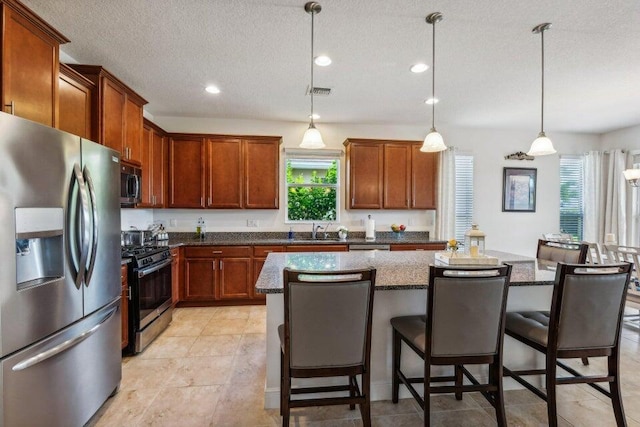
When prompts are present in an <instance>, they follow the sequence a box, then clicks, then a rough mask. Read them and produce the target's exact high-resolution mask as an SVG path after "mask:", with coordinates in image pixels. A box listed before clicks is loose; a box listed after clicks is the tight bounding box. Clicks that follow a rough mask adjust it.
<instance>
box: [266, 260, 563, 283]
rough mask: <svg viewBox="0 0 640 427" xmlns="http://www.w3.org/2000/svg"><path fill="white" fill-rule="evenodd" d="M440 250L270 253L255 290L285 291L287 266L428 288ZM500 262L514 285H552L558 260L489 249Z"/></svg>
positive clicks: (378, 281)
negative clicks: (357, 273)
mask: <svg viewBox="0 0 640 427" xmlns="http://www.w3.org/2000/svg"><path fill="white" fill-rule="evenodd" d="M436 252H437V251H358V252H331V253H330V252H315V253H270V254H269V256H268V257H267V260H266V262H265V264H264V267H263V268H262V271H261V273H260V276H259V277H258V281H257V282H256V291H257V292H258V293H262V294H272V293H282V286H283V275H282V272H283V270H284V268H285V267H290V268H293V269H297V270H309V271H334V270H352V269H360V268H367V267H375V268H376V270H377V271H376V290H402V289H426V287H427V285H428V283H429V265H430V264H434V263H435V253H436ZM487 255H491V256H494V257H496V258H498V259H499V261H500V262H501V263H502V262H507V263H509V264H512V265H513V269H512V271H511V285H512V286H514V285H521V286H523V285H527V286H530V285H553V283H554V279H555V274H556V273H555V266H556V264H555V263H550V262H546V261H540V260H536V259H535V258H530V257H525V256H521V255H516V254H510V253H507V252H499V251H487Z"/></svg>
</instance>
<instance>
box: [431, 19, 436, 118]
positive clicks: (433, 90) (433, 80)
mask: <svg viewBox="0 0 640 427" xmlns="http://www.w3.org/2000/svg"><path fill="white" fill-rule="evenodd" d="M432 25H433V37H432V38H431V43H432V44H431V101H432V104H431V130H432V131H435V129H436V23H435V22H434V23H433V24H432Z"/></svg>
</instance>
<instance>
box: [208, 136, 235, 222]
mask: <svg viewBox="0 0 640 427" xmlns="http://www.w3.org/2000/svg"><path fill="white" fill-rule="evenodd" d="M206 165H207V207H210V208H228V209H229V208H235V209H240V208H242V141H241V140H240V139H226V140H218V139H209V140H208V141H207V162H206Z"/></svg>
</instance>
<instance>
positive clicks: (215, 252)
mask: <svg viewBox="0 0 640 427" xmlns="http://www.w3.org/2000/svg"><path fill="white" fill-rule="evenodd" d="M211 253H212V254H221V253H222V251H211Z"/></svg>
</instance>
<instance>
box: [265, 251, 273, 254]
mask: <svg viewBox="0 0 640 427" xmlns="http://www.w3.org/2000/svg"><path fill="white" fill-rule="evenodd" d="M271 252H273V251H264V253H265V254H270V253H271Z"/></svg>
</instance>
